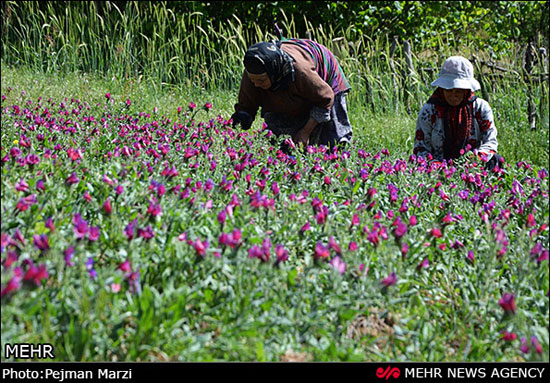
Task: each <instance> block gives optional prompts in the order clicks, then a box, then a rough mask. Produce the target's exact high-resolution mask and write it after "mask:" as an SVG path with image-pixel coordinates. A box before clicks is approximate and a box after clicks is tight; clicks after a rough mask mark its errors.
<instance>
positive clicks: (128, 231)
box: [124, 219, 137, 241]
mask: <svg viewBox="0 0 550 383" xmlns="http://www.w3.org/2000/svg"><path fill="white" fill-rule="evenodd" d="M136 227H137V219H134V220H133V221H132V222H130V223H129V224H128V225H126V227H125V228H124V235H126V238H128V241H130V240H132V239H133V238H134V237H135V235H136Z"/></svg>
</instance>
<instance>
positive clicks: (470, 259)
mask: <svg viewBox="0 0 550 383" xmlns="http://www.w3.org/2000/svg"><path fill="white" fill-rule="evenodd" d="M467 258H468V260H469V261H470V262H471V263H472V264H474V263H475V261H476V257H475V254H474V252H473V251H472V250H469V251H468V255H467Z"/></svg>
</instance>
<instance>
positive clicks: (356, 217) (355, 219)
mask: <svg viewBox="0 0 550 383" xmlns="http://www.w3.org/2000/svg"><path fill="white" fill-rule="evenodd" d="M360 223H361V220H360V219H359V215H357V214H354V215H353V217H352V218H351V226H358V225H359V224H360Z"/></svg>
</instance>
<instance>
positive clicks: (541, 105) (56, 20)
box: [1, 1, 549, 163]
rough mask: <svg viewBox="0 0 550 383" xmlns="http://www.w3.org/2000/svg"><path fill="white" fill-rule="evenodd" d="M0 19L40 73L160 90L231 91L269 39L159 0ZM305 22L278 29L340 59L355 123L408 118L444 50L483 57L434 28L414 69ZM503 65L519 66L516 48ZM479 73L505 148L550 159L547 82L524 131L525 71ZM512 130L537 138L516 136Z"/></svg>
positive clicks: (17, 56) (14, 54)
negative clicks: (257, 46)
mask: <svg viewBox="0 0 550 383" xmlns="http://www.w3.org/2000/svg"><path fill="white" fill-rule="evenodd" d="M304 18H305V16H304ZM2 20H3V31H2V43H1V53H2V64H8V65H14V66H26V67H30V68H32V69H33V70H34V71H36V72H48V73H52V72H61V73H78V72H89V73H98V74H101V75H102V76H104V77H105V78H106V79H108V80H111V81H112V82H113V83H115V84H118V85H119V86H123V84H127V83H128V82H129V81H130V82H138V83H139V82H148V85H149V86H150V88H151V89H152V91H153V92H157V93H160V92H163V91H164V90H166V89H167V88H168V89H174V88H175V89H178V90H179V91H180V92H184V93H186V92H189V91H191V90H193V91H195V90H209V91H211V90H230V91H235V90H236V89H237V88H238V84H239V81H240V77H241V73H242V63H241V62H242V57H243V55H244V52H245V50H246V48H247V47H248V46H249V45H251V44H252V43H255V42H257V41H265V40H271V39H274V38H275V36H274V35H273V34H272V32H273V27H272V26H259V25H253V26H249V25H246V26H245V25H243V23H242V22H241V20H240V19H239V17H238V15H234V16H233V18H232V19H230V20H227V21H226V22H224V23H220V24H219V25H214V24H213V23H212V21H211V20H209V19H207V18H206V17H205V16H204V15H203V14H201V13H199V12H194V13H189V14H176V13H174V12H173V11H172V10H171V9H169V7H167V5H166V3H163V2H135V1H133V2H129V3H128V4H127V5H126V7H125V9H124V11H122V10H121V9H119V8H118V7H117V5H116V4H115V3H113V2H106V6H105V8H104V9H103V12H99V10H98V9H97V5H96V2H80V1H77V2H67V3H66V8H65V10H64V12H58V11H56V9H55V7H54V6H53V5H52V3H48V5H47V6H46V7H39V6H38V3H37V2H32V1H31V2H14V1H9V2H6V3H5V4H4V6H3V7H2ZM305 25H306V26H307V28H308V33H307V36H297V33H296V24H295V20H294V17H293V16H292V15H290V16H288V15H286V14H284V13H283V14H282V20H281V22H280V27H281V29H282V30H283V31H284V34H285V36H286V37H310V38H312V39H314V40H316V41H319V42H320V43H322V44H324V45H326V46H327V47H328V48H329V49H331V50H332V51H334V52H335V54H336V55H337V56H338V57H339V59H340V62H341V65H342V68H343V70H344V72H345V73H346V75H347V77H348V80H349V81H350V83H351V85H352V88H353V91H352V92H351V93H350V95H349V98H348V103H349V105H350V108H351V109H356V110H359V111H360V112H358V113H357V117H356V120H355V123H356V125H359V126H369V125H370V124H369V121H371V120H372V119H376V118H379V116H381V115H382V116H388V115H389V116H392V117H393V116H396V117H397V116H398V117H399V118H403V119H405V122H406V123H409V124H410V123H411V121H413V120H414V119H415V118H416V113H417V111H418V109H419V108H420V106H421V105H422V104H423V102H425V101H426V99H427V98H428V96H429V95H430V93H431V91H432V88H431V86H430V83H431V82H432V81H433V80H434V79H435V76H437V73H438V71H439V68H440V66H441V64H442V63H443V60H444V59H445V58H446V57H448V56H450V55H452V54H461V55H463V56H466V57H469V58H470V57H472V56H473V54H476V55H477V56H488V54H485V55H484V54H483V53H482V52H477V51H476V47H474V46H466V47H462V48H461V49H460V50H456V49H453V48H451V47H453V46H455V45H456V44H454V41H453V40H452V39H453V37H452V36H438V37H435V38H433V39H432V40H430V41H426V43H425V44H423V46H413V47H412V64H413V68H414V70H413V72H412V73H411V71H410V69H409V67H408V66H407V65H406V60H405V56H404V54H403V51H402V45H401V44H398V45H397V46H394V48H395V49H394V50H393V51H392V39H391V37H386V38H378V39H371V38H370V37H369V36H366V35H361V36H359V37H355V36H356V34H355V33H352V30H351V28H348V29H347V30H334V29H333V28H332V27H331V26H330V25H329V26H324V25H316V24H315V23H314V22H312V21H311V20H309V21H308V20H307V18H305ZM351 36H354V38H353V39H352V38H351ZM501 65H505V66H506V67H508V68H509V69H513V70H515V71H516V72H518V73H521V50H520V48H518V50H517V51H515V52H510V55H509V56H508V58H507V60H506V62H505V63H503V64H501ZM537 70H540V68H539V67H538V66H537ZM476 73H477V74H478V75H479V74H481V73H483V80H484V85H485V86H484V89H483V96H484V97H485V98H489V100H488V101H489V102H490V103H491V106H492V107H493V109H494V110H495V113H496V115H497V124H499V125H500V126H499V130H500V133H501V134H504V135H507V134H509V135H510V137H511V138H512V140H511V141H512V144H511V145H509V146H507V148H506V150H508V153H506V152H505V153H504V154H505V155H508V156H512V157H513V158H516V156H517V155H520V154H521V151H522V150H523V149H522V147H523V148H524V147H525V145H526V144H527V145H528V146H529V147H531V150H534V151H536V152H537V153H536V154H535V155H534V157H535V158H537V162H541V163H548V154H547V153H548V151H547V148H546V147H547V144H548V128H547V124H548V104H549V97H548V94H549V92H548V82H547V81H538V82H535V83H533V84H532V85H533V92H534V95H535V100H536V102H537V105H536V106H537V110H538V113H539V116H538V118H539V120H540V126H541V127H542V128H541V129H539V130H540V132H537V133H533V132H528V130H529V128H528V125H529V124H528V121H527V100H528V98H527V84H526V82H525V81H524V79H523V77H521V76H516V77H514V76H507V77H502V78H501V77H497V76H495V73H491V71H488V69H487V68H486V67H483V66H480V65H476ZM380 133H381V134H388V133H387V132H380ZM516 136H517V138H519V137H522V138H523V139H525V137H528V138H529V137H532V140H533V141H532V142H527V143H525V142H523V141H522V140H519V139H517V140H513V138H514V137H516ZM529 139H531V138H529ZM399 144H401V143H399ZM403 144H404V143H403Z"/></svg>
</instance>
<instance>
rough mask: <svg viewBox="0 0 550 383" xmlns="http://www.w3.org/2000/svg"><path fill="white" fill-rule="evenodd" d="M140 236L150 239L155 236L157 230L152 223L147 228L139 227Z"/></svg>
mask: <svg viewBox="0 0 550 383" xmlns="http://www.w3.org/2000/svg"><path fill="white" fill-rule="evenodd" d="M138 236H140V237H141V238H143V239H145V240H147V241H148V240H150V239H151V238H153V237H154V236H155V232H154V231H153V228H152V227H151V225H148V226H147V227H146V228H145V229H138Z"/></svg>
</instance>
